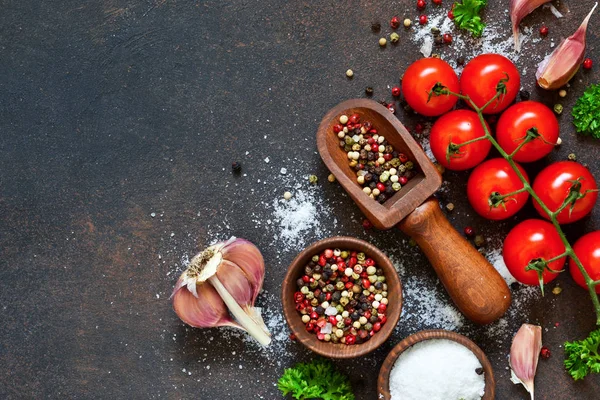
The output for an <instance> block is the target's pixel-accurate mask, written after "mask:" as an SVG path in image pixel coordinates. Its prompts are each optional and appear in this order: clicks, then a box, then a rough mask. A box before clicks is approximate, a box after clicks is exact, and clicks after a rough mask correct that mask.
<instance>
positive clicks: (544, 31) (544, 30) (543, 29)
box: [540, 25, 549, 37]
mask: <svg viewBox="0 0 600 400" xmlns="http://www.w3.org/2000/svg"><path fill="white" fill-rule="evenodd" d="M548 31H549V29H548V27H547V26H546V25H542V27H541V28H540V36H542V37H546V36H548Z"/></svg>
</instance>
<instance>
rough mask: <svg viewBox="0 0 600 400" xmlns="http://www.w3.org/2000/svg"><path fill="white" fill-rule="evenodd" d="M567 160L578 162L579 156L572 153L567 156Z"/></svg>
mask: <svg viewBox="0 0 600 400" xmlns="http://www.w3.org/2000/svg"><path fill="white" fill-rule="evenodd" d="M567 158H568V159H569V160H571V161H577V156H576V155H575V153H571V154H569V155H568V156H567Z"/></svg>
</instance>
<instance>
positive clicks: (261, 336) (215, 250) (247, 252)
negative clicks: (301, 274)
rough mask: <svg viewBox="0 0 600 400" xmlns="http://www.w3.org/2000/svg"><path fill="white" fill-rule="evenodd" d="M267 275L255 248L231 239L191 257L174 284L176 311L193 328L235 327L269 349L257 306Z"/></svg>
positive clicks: (267, 333) (268, 341)
mask: <svg viewBox="0 0 600 400" xmlns="http://www.w3.org/2000/svg"><path fill="white" fill-rule="evenodd" d="M264 273H265V264H264V261H263V258H262V255H261V254H260V251H259V250H258V249H257V248H256V246H254V245H253V244H252V243H250V242H248V241H247V240H244V239H237V238H234V237H232V238H231V239H229V240H228V241H226V242H221V243H217V244H215V245H214V246H210V247H209V248H207V249H205V250H204V251H202V252H201V253H199V254H198V255H196V256H195V257H194V258H192V260H191V261H190V264H189V265H188V268H187V269H186V270H185V271H184V272H183V274H181V277H180V278H179V280H178V281H177V284H176V285H175V289H174V291H173V295H172V296H171V298H172V299H173V309H174V310H175V312H176V313H177V315H178V316H179V318H181V320H182V321H183V322H185V323H187V324H189V325H191V326H194V327H198V328H210V327H218V326H224V325H227V326H233V327H236V328H240V329H243V330H245V331H246V332H248V333H249V334H250V335H252V336H253V337H254V338H255V339H256V340H257V341H258V342H259V343H260V344H262V345H264V346H266V345H268V344H269V343H270V342H271V337H270V333H269V331H268V330H267V327H266V326H265V323H264V321H263V319H262V317H261V316H260V308H258V307H254V301H255V300H256V296H258V293H259V292H260V290H261V287H262V283H263V280H264Z"/></svg>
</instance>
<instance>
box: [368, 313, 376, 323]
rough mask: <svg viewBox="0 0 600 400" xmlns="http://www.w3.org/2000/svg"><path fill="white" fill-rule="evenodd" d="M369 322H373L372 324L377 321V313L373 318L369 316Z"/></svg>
mask: <svg viewBox="0 0 600 400" xmlns="http://www.w3.org/2000/svg"><path fill="white" fill-rule="evenodd" d="M369 322H371V323H372V324H374V323H375V322H377V315H372V316H371V318H369Z"/></svg>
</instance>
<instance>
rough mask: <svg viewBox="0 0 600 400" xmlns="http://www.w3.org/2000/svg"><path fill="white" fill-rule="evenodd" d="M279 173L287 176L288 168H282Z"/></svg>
mask: <svg viewBox="0 0 600 400" xmlns="http://www.w3.org/2000/svg"><path fill="white" fill-rule="evenodd" d="M279 173H281V175H285V174H287V168H281V170H279Z"/></svg>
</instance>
